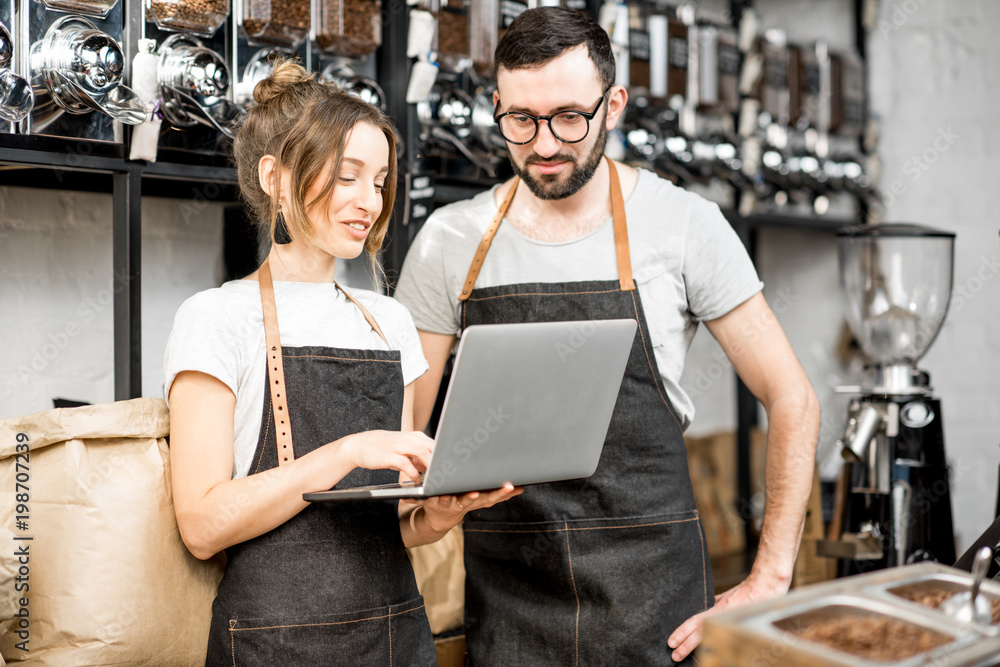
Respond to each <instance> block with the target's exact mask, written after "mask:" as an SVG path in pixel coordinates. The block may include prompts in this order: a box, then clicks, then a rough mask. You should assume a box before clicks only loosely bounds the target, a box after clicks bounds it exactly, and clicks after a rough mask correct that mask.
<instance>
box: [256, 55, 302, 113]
mask: <svg viewBox="0 0 1000 667" xmlns="http://www.w3.org/2000/svg"><path fill="white" fill-rule="evenodd" d="M311 78H312V75H311V74H309V73H308V72H306V70H305V68H304V67H302V65H300V64H299V63H298V62H297V61H295V60H292V59H284V60H276V61H275V62H274V66H273V69H272V70H271V76H269V77H267V78H266V79H264V80H262V81H260V82H259V83H258V84H257V85H256V86H254V89H253V100H254V102H256V103H257V104H263V103H264V102H267V101H268V100H270V99H272V98H274V97H277V96H278V95H280V94H282V93H284V92H286V91H287V90H289V89H291V88H292V87H293V86H295V85H296V84H299V83H302V82H303V81H308V80H309V79H311Z"/></svg>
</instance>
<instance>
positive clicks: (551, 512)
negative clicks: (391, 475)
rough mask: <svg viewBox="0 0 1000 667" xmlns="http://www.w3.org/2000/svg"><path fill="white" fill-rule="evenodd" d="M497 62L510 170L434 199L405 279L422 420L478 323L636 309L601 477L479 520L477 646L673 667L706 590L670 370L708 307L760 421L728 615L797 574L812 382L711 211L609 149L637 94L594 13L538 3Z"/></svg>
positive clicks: (516, 26)
mask: <svg viewBox="0 0 1000 667" xmlns="http://www.w3.org/2000/svg"><path fill="white" fill-rule="evenodd" d="M496 67H497V87H498V90H497V92H496V93H495V94H494V103H495V104H496V111H495V114H496V119H497V123H498V125H499V128H500V131H501V133H502V134H503V136H504V138H505V139H506V140H507V145H508V149H509V154H510V160H511V164H512V166H513V168H514V171H515V173H516V174H517V177H518V178H515V179H513V180H512V181H508V182H507V183H504V184H502V185H500V186H497V187H495V188H493V189H492V190H491V191H489V192H487V193H483V194H481V195H478V196H476V197H474V198H473V199H471V200H469V201H465V202H459V203H456V204H453V205H450V206H447V207H444V208H442V209H440V210H438V211H436V212H435V214H434V215H433V216H431V218H430V219H429V220H428V221H427V223H426V224H425V226H424V228H423V229H422V230H421V232H420V234H419V235H418V237H417V239H416V241H415V243H414V246H413V248H412V249H411V250H410V252H409V254H408V256H407V258H406V262H405V264H404V267H403V272H402V276H401V278H400V282H399V287H398V290H397V292H396V297H397V298H398V299H399V300H400V301H402V302H403V303H404V304H406V305H407V306H408V307H409V308H410V310H411V311H412V313H413V316H414V320H415V322H416V324H417V328H418V329H419V331H420V338H421V342H422V344H423V349H424V354H425V356H426V357H427V360H428V362H429V364H430V371H429V372H428V373H426V374H425V375H424V376H423V378H421V380H418V387H417V398H416V400H417V404H416V412H417V415H416V421H417V425H418V428H419V426H420V425H421V424H424V423H426V421H427V419H428V416H429V414H430V412H431V409H432V406H433V404H434V401H435V397H436V396H437V391H438V388H439V384H440V380H441V376H442V372H443V368H444V365H445V362H446V361H447V359H448V356H449V353H450V351H451V349H452V346H453V344H454V342H455V339H456V335H458V334H460V332H461V330H462V329H463V328H464V327H466V326H470V325H473V324H483V323H501V322H523V321H546V320H549V321H551V320H577V319H600V318H617V317H630V318H633V319H636V320H637V321H638V323H639V331H638V333H637V335H636V340H635V343H634V347H633V350H632V355H631V357H630V359H629V364H628V369H627V370H626V373H625V378H624V380H623V382H622V388H621V393H620V394H619V399H618V404H617V407H616V409H615V415H614V417H613V419H612V424H611V428H610V429H609V433H608V438H607V441H606V443H605V446H604V450H603V453H602V455H601V463H600V465H599V467H598V470H597V472H596V473H595V474H594V475H593V476H592V477H591V478H589V479H588V480H582V481H573V482H560V483H557V484H544V485H538V486H533V487H528V488H527V489H526V490H525V492H524V494H523V495H522V496H521V497H519V498H515V499H514V500H512V501H510V502H507V503H503V504H502V506H497V507H494V508H490V509H488V510H482V511H478V512H475V513H473V514H470V515H469V517H468V518H467V520H466V522H465V525H464V530H465V543H466V550H465V559H466V569H467V583H466V640H467V646H468V651H469V657H470V660H471V663H472V664H474V665H475V664H478V665H484V664H485V665H496V664H513V665H569V664H585V665H610V664H629V663H630V662H631V664H637V665H660V664H674V662H673V661H677V662H681V661H684V660H685V659H686V658H687V657H688V656H689V654H690V653H691V651H692V650H693V649H694V648H695V647H696V646H697V645H698V643H699V642H700V641H701V628H702V621H703V619H704V616H705V614H706V613H712V612H711V611H707V610H708V609H709V608H710V607H712V604H713V587H712V582H711V571H710V568H709V562H708V556H707V553H706V547H705V540H704V536H703V534H702V530H701V524H700V520H699V519H698V515H697V511H696V509H695V504H694V499H693V495H692V490H691V482H690V478H689V473H688V469H687V459H686V452H685V449H684V441H683V437H682V433H683V430H684V428H686V427H687V425H688V424H689V422H690V419H691V417H692V413H693V407H692V405H691V401H690V399H689V398H688V397H687V396H686V395H685V394H684V392H683V390H682V389H681V387H680V384H679V381H680V375H681V371H682V369H683V360H684V356H685V354H686V352H687V348H688V345H689V344H690V341H691V337H692V336H693V335H694V331H695V329H696V327H697V323H698V322H699V321H704V322H705V324H706V326H707V327H708V329H709V331H710V332H711V333H712V334H713V336H715V338H716V339H717V340H718V341H719V343H720V344H721V346H722V348H723V350H724V351H725V352H726V354H727V355H728V357H729V359H730V360H731V361H732V363H733V366H734V367H735V369H736V370H737V372H738V373H739V375H740V377H741V378H742V379H743V381H744V382H745V383H746V384H747V386H748V387H749V388H750V390H751V391H752V392H753V393H754V394H755V395H756V396H757V397H758V398H759V399H760V401H761V402H762V403H763V405H764V408H765V409H766V411H767V415H768V424H769V429H768V450H767V463H766V470H767V473H766V474H767V479H766V483H767V505H766V508H765V513H764V525H763V532H762V535H761V543H760V549H759V551H758V555H757V559H756V561H755V563H754V566H753V568H752V571H751V572H750V574H749V576H748V577H747V579H746V580H745V581H743V582H742V583H741V584H739V585H738V586H736V587H735V588H733V589H731V590H730V591H727V592H726V593H724V594H722V595H720V596H718V597H717V598H715V599H714V604H715V610H718V609H725V608H727V607H734V606H738V605H744V604H748V603H750V602H754V601H757V600H762V599H766V598H769V597H772V596H777V595H781V594H783V593H784V592H786V591H787V589H788V586H789V583H790V580H791V576H792V569H793V565H794V562H795V556H796V553H797V549H798V544H799V540H800V537H801V533H802V526H803V521H804V517H805V508H806V504H807V500H808V496H809V492H810V489H811V482H812V470H813V460H814V456H815V445H816V438H817V433H818V429H819V409H818V407H817V402H816V398H815V395H814V394H813V391H812V389H811V387H810V386H809V382H808V380H807V378H806V376H805V373H804V372H803V371H802V368H801V366H800V365H799V363H798V361H797V360H796V358H795V355H794V353H793V352H792V350H791V347H790V346H789V344H788V341H787V339H786V338H785V336H784V334H783V332H782V331H781V328H780V326H779V325H778V324H777V322H776V321H775V319H774V316H773V314H772V313H771V311H770V309H769V308H768V306H767V304H766V302H765V301H764V298H763V296H762V295H761V293H760V290H761V284H760V281H759V280H758V278H757V275H756V272H755V270H754V268H753V265H752V263H751V261H750V259H749V257H748V256H747V254H746V251H745V249H744V248H743V246H742V245H741V244H740V242H739V240H738V238H737V237H736V235H735V233H733V231H732V229H731V228H730V227H729V225H728V223H727V222H726V220H725V219H724V218H723V217H722V215H721V213H720V212H719V209H718V207H717V206H715V205H714V204H711V203H709V202H707V201H705V200H703V199H701V198H699V197H697V196H694V195H691V194H688V193H685V192H684V191H682V190H680V189H678V188H676V187H674V186H673V185H672V184H671V183H669V182H667V181H665V180H662V179H659V178H658V177H657V176H656V175H655V174H652V173H651V172H648V171H637V170H635V169H632V168H630V167H627V166H625V165H622V164H618V163H614V162H612V161H610V160H607V159H605V158H604V157H603V152H604V145H605V141H606V134H607V131H608V130H609V129H611V128H613V127H614V126H615V124H616V122H617V121H618V118H619V117H620V116H621V114H622V112H623V110H624V109H625V103H626V99H627V94H626V91H625V89H624V88H622V87H621V86H615V85H614V76H615V64H614V57H613V55H612V52H611V45H610V43H609V40H608V36H607V34H606V33H605V32H604V31H603V30H602V29H601V28H600V26H598V25H597V23H596V22H594V21H593V20H592V19H590V18H588V17H587V16H586V15H585V14H583V13H582V12H577V11H572V10H564V9H558V8H544V9H535V10H530V11H527V12H525V13H524V14H522V15H521V16H520V17H518V18H517V19H516V20H515V21H514V22H513V23H512V24H511V25H510V27H509V28H508V29H507V31H506V32H505V34H504V35H503V38H502V39H501V41H500V44H499V46H498V47H497V51H496ZM623 200H625V201H627V204H624V205H623V204H622V201H623ZM626 219H627V225H626ZM501 222H502V223H503V224H501ZM484 381H488V378H484ZM581 391H586V388H581ZM553 418H554V419H557V418H558V415H553Z"/></svg>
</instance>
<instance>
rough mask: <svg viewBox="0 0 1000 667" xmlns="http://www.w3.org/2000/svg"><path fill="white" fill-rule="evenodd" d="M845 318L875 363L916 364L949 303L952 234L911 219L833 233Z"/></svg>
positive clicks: (935, 334)
mask: <svg viewBox="0 0 1000 667" xmlns="http://www.w3.org/2000/svg"><path fill="white" fill-rule="evenodd" d="M838 241H839V244H838V245H839V260H840V296H841V301H842V303H843V306H844V313H845V315H846V318H847V323H848V325H849V326H850V328H851V332H852V333H853V334H854V336H855V338H856V339H857V341H858V344H859V345H860V346H861V349H862V351H863V352H864V353H865V355H866V356H867V357H868V358H869V359H870V360H871V361H872V362H873V363H875V364H880V365H885V366H891V365H895V364H910V365H912V364H915V363H916V362H917V361H918V360H919V359H920V358H921V357H922V356H923V355H924V352H926V351H927V348H929V347H930V345H931V343H932V342H934V339H935V337H937V334H938V331H939V330H940V328H941V325H942V323H944V318H945V315H946V313H947V312H948V304H949V303H950V301H951V288H952V276H953V271H952V266H953V262H954V255H955V234H954V233H952V232H945V231H940V230H936V229H931V228H930V227H924V226H921V225H911V224H881V225H871V226H868V227H849V228H846V229H843V230H841V231H840V232H838Z"/></svg>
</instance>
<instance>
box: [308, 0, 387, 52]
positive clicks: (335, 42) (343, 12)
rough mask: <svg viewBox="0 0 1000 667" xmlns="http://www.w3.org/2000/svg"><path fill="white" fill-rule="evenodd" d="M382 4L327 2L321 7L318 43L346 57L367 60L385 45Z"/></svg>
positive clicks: (364, 0)
mask: <svg viewBox="0 0 1000 667" xmlns="http://www.w3.org/2000/svg"><path fill="white" fill-rule="evenodd" d="M381 10H382V3H381V2H380V1H379V0H326V2H323V3H322V4H321V5H320V9H319V25H318V26H317V31H316V43H317V44H319V47H320V48H321V49H323V50H324V51H330V52H332V53H336V54H338V55H342V56H351V57H354V58H360V57H363V56H367V55H369V54H370V53H372V52H373V51H375V49H376V48H378V45H379V44H381V43H382V23H381V16H380V12H381Z"/></svg>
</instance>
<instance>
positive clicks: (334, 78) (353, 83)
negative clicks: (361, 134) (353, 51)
mask: <svg viewBox="0 0 1000 667" xmlns="http://www.w3.org/2000/svg"><path fill="white" fill-rule="evenodd" d="M357 64H358V63H357V62H356V61H353V60H350V59H347V58H336V59H334V60H332V61H331V62H329V63H327V64H326V65H325V66H324V67H323V70H322V71H321V72H320V75H319V76H320V78H321V79H323V80H324V81H330V82H332V83H335V84H337V86H339V87H340V88H342V89H343V90H345V91H347V92H348V93H349V94H351V95H354V96H355V97H357V98H359V99H362V100H364V101H365V102H367V103H368V104H372V105H374V106H377V107H380V108H382V109H385V105H386V99H385V93H384V92H383V91H382V87H381V86H380V85H378V82H377V81H375V79H374V78H372V77H369V76H365V75H364V74H362V73H360V72H359V71H358V70H357V69H355V66H356V65H357Z"/></svg>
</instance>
